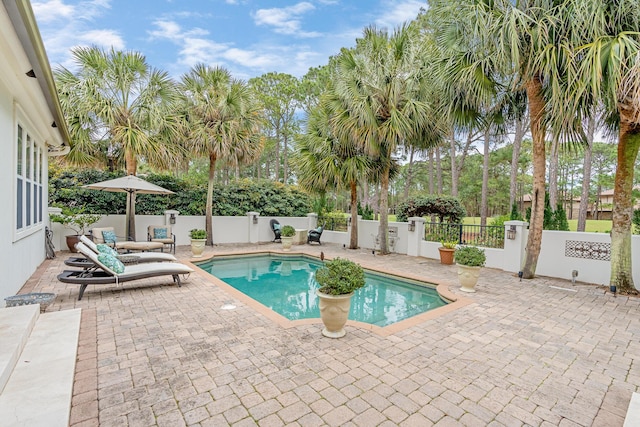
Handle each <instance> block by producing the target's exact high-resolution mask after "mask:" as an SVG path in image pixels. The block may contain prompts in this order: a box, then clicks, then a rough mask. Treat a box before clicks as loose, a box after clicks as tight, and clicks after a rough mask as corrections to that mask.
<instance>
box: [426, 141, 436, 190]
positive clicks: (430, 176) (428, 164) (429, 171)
mask: <svg viewBox="0 0 640 427" xmlns="http://www.w3.org/2000/svg"><path fill="white" fill-rule="evenodd" d="M433 151H434V150H433V148H430V149H429V151H428V154H429V162H428V163H427V171H428V174H429V194H433V187H434V186H433Z"/></svg>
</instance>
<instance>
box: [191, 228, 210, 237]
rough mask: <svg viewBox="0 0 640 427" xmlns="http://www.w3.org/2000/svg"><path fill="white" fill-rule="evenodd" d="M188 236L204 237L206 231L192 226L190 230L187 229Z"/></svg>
mask: <svg viewBox="0 0 640 427" xmlns="http://www.w3.org/2000/svg"><path fill="white" fill-rule="evenodd" d="M189 237H190V238H192V239H206V238H207V231H206V230H202V229H200V228H194V229H192V230H191V231H189Z"/></svg>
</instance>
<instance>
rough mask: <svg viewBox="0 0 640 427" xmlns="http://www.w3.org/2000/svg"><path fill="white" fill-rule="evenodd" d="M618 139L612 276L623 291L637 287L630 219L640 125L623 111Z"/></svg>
mask: <svg viewBox="0 0 640 427" xmlns="http://www.w3.org/2000/svg"><path fill="white" fill-rule="evenodd" d="M620 116H621V117H620V137H619V141H618V169H617V170H616V176H615V183H614V187H613V188H614V193H613V225H612V228H611V280H610V284H611V285H615V286H617V287H618V290H620V291H626V292H630V291H636V289H635V286H634V284H633V274H632V263H631V258H632V257H631V220H632V218H633V197H632V194H631V192H632V190H633V172H634V165H635V162H636V157H637V156H638V148H639V147H640V128H638V127H636V126H633V125H632V124H630V123H629V121H627V120H625V119H624V111H622V112H621V113H620Z"/></svg>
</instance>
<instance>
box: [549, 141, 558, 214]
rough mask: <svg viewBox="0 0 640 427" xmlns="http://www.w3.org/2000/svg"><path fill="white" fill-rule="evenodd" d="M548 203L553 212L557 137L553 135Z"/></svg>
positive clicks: (556, 172) (555, 201)
mask: <svg viewBox="0 0 640 427" xmlns="http://www.w3.org/2000/svg"><path fill="white" fill-rule="evenodd" d="M549 205H550V206H551V210H552V211H553V212H555V211H556V209H557V206H558V138H557V136H556V135H554V136H553V141H551V154H550V156H549Z"/></svg>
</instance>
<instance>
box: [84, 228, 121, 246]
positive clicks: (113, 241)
mask: <svg viewBox="0 0 640 427" xmlns="http://www.w3.org/2000/svg"><path fill="white" fill-rule="evenodd" d="M91 237H93V242H94V243H95V244H100V243H104V244H107V245H109V246H111V247H112V248H114V249H122V245H123V244H125V243H127V239H125V238H122V237H119V236H116V233H115V229H114V228H113V227H94V228H93V229H92V230H91Z"/></svg>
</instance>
